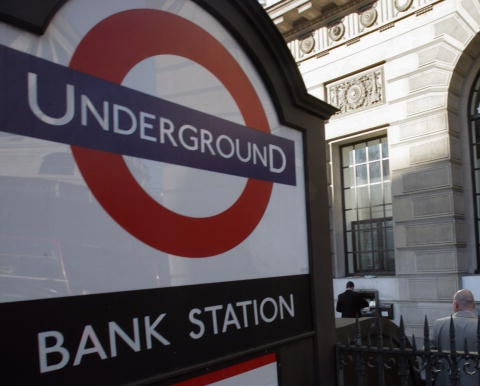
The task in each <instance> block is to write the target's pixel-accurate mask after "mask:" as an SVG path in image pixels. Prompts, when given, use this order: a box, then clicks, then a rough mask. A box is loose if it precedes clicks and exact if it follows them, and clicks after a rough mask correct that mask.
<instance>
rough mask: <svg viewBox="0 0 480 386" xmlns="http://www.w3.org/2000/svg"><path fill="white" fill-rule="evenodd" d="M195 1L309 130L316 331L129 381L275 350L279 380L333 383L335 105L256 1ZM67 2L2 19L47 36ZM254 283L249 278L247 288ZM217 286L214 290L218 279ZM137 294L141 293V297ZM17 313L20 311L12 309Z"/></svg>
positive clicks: (282, 115) (182, 373) (294, 122)
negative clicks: (310, 84)
mask: <svg viewBox="0 0 480 386" xmlns="http://www.w3.org/2000/svg"><path fill="white" fill-rule="evenodd" d="M193 1H195V2H196V3H197V4H198V5H199V6H201V7H202V8H204V9H205V10H207V11H208V12H209V13H210V14H211V15H212V16H213V17H215V18H216V19H217V20H218V21H219V22H220V23H222V24H223V25H224V27H225V28H226V29H227V30H228V31H229V32H230V33H231V34H232V35H233V36H234V37H235V39H236V40H237V41H238V43H239V44H240V45H241V46H242V48H243V49H244V50H245V52H246V53H247V55H248V56H249V57H250V59H251V60H252V62H253V63H254V65H255V67H256V69H257V71H258V73H259V74H260V76H261V78H262V81H263V82H264V84H265V86H266V87H267V89H268V90H269V92H270V96H271V98H272V101H273V103H274V105H275V108H276V112H277V114H278V116H279V119H280V122H281V123H282V124H284V125H286V126H289V127H292V128H295V129H298V130H300V131H301V132H302V133H303V138H304V157H305V169H306V175H305V182H306V204H307V220H308V238H309V240H308V242H309V261H310V275H309V276H308V277H307V278H306V279H305V280H307V282H308V288H309V292H310V296H308V299H309V302H310V303H309V304H310V308H309V310H308V312H307V313H306V314H305V316H306V317H307V318H311V323H310V325H311V329H310V331H306V330H302V332H299V333H295V334H293V335H291V336H287V337H285V336H283V335H281V334H280V335H279V336H276V337H274V338H272V340H269V341H268V342H262V343H260V344H258V345H254V346H253V347H250V348H241V347H239V348H238V350H236V351H234V352H229V353H227V352H222V353H221V354H220V355H217V356H214V357H211V358H210V357H209V359H206V358H204V359H201V358H199V359H198V360H197V361H196V362H195V361H193V362H189V364H187V363H184V364H182V365H180V366H179V367H178V368H176V369H174V370H171V371H163V372H162V371H158V374H154V375H152V374H146V373H142V372H141V371H140V372H139V373H138V374H136V378H137V379H136V380H131V382H130V381H129V382H130V383H131V384H157V383H158V382H162V383H165V382H167V383H168V382H170V381H169V379H170V380H172V381H173V379H177V377H186V376H188V374H192V372H196V373H201V372H205V371H206V370H205V369H206V368H207V367H209V368H212V366H213V367H216V366H222V365H223V364H225V363H229V362H231V361H235V360H237V359H240V358H244V357H246V356H247V357H248V356H251V355H254V354H255V353H263V352H265V351H268V350H270V351H272V350H274V351H275V352H276V353H277V355H278V360H279V363H280V364H281V366H279V378H280V382H281V384H282V385H283V386H293V385H298V384H299V382H300V383H301V384H304V385H312V386H313V385H324V386H331V385H333V384H334V383H335V359H334V358H335V357H334V343H335V327H334V313H333V307H332V304H331V303H332V299H333V289H332V277H331V257H330V256H331V255H330V247H329V244H330V242H329V225H328V193H327V176H326V165H325V162H326V161H325V160H326V154H325V151H326V150H325V138H324V132H323V128H324V121H325V120H326V119H328V118H329V117H330V116H331V115H332V114H333V113H334V112H335V111H336V109H335V108H333V107H332V106H330V105H328V104H326V103H325V102H322V101H320V100H318V99H316V98H314V97H313V96H311V95H309V94H308V93H307V91H306V89H305V86H304V83H303V81H302V78H301V75H300V73H299V71H298V68H297V66H296V64H295V62H294V60H293V58H292V56H291V54H290V52H289V50H288V48H287V46H286V45H285V43H284V41H283V38H282V36H281V34H280V33H279V32H278V30H277V29H276V27H275V26H274V24H273V23H272V21H271V20H270V19H269V17H268V15H267V14H266V13H265V11H264V10H263V9H262V7H261V6H260V5H259V4H258V2H257V1H256V0H229V1H224V0H193ZM65 2H66V1H65V0H48V1H47V0H45V1H38V0H4V1H2V3H1V4H0V21H3V22H6V23H10V24H12V25H14V26H16V27H18V28H22V29H25V30H27V31H30V32H33V33H36V34H42V33H43V32H44V31H45V29H46V28H47V27H48V24H49V22H50V20H51V18H52V17H53V16H54V14H55V12H56V11H57V10H58V9H59V8H60V7H61V6H62V5H63V4H64V3H65ZM250 284H251V283H245V285H246V286H247V287H248V286H250ZM211 286H212V288H213V286H214V284H212V285H211ZM137 294H138V293H137V292H135V295H137ZM130 295H133V294H130ZM92 296H93V297H92ZM92 296H85V297H83V299H82V300H81V301H82V302H83V301H87V300H89V299H91V300H93V299H98V298H97V296H114V297H116V296H122V295H117V294H110V295H92ZM74 298H75V297H74ZM74 298H62V299H61V300H60V301H61V302H67V303H68V302H70V301H77V300H76V298H75V299H74ZM39 302H40V303H37V304H39V305H42V304H45V305H46V304H47V303H42V302H44V301H43V300H42V301H39ZM45 302H48V301H45ZM20 303H23V304H20ZM93 303H94V302H93ZM93 303H92V304H93ZM4 306H5V304H4V305H2V308H3V309H4ZM10 306H11V307H13V308H15V307H22V306H26V307H30V303H29V302H25V303H24V302H19V303H18V304H15V303H12V304H11V305H8V307H10ZM27 309H28V308H27ZM11 312H15V310H13V309H12V310H11ZM38 313H39V314H40V315H38V314H31V315H30V321H31V323H33V324H38V323H39V321H40V320H42V319H43V318H44V312H42V308H41V307H40V308H38ZM3 323H5V322H4V321H2V326H3ZM10 329H13V330H14V331H12V330H9V331H7V330H6V329H3V331H4V332H6V333H9V334H15V333H18V332H17V331H15V330H16V327H15V326H13V325H11V326H10ZM307 330H308V329H307ZM299 361H300V363H299ZM194 362H195V363H194ZM90 383H91V382H90ZM122 383H124V382H123V381H122ZM11 384H14V383H11Z"/></svg>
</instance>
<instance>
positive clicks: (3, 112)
mask: <svg viewBox="0 0 480 386" xmlns="http://www.w3.org/2000/svg"><path fill="white" fill-rule="evenodd" d="M0 80H1V82H0V83H1V87H0V130H2V131H6V132H10V133H14V134H20V135H25V136H29V137H35V138H40V139H45V140H50V141H55V142H60V143H65V144H69V145H76V146H82V147H86V148H91V149H97V150H103V151H108V152H112V153H117V154H122V155H129V156H134V157H139V158H145V159H150V160H154V161H161V162H166V163H172V164H176V165H183V166H189V167H193V168H197V169H203V170H209V171H214V172H219V173H225V174H230V175H235V176H241V177H247V178H255V179H259V180H266V181H271V182H278V183H282V184H287V185H296V179H295V149H294V142H293V141H291V140H289V139H286V138H283V137H279V136H276V135H272V134H268V133H265V132H262V131H259V130H255V129H252V128H249V127H246V126H243V125H240V124H236V123H234V122H230V121H228V120H225V119H221V118H218V117H215V116H213V115H210V114H205V113H202V112H200V111H197V110H194V109H190V108H188V107H185V106H182V105H179V104H176V103H172V102H169V101H166V100H164V99H161V98H157V97H153V96H150V95H147V94H144V93H142V92H139V91H136V90H133V89H130V88H127V87H124V86H121V85H118V84H115V83H111V82H108V81H105V80H102V79H99V78H96V77H94V76H91V75H88V74H84V73H81V72H79V71H76V70H73V69H71V68H69V67H65V66H61V65H58V64H55V63H52V62H49V61H47V60H44V59H39V58H37V57H35V56H32V55H29V54H25V53H22V52H19V51H16V50H13V49H11V48H8V47H5V46H2V45H0Z"/></svg>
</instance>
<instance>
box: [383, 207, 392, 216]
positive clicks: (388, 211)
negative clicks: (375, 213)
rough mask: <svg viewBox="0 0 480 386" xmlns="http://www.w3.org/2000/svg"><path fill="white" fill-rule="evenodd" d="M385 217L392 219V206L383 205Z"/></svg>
mask: <svg viewBox="0 0 480 386" xmlns="http://www.w3.org/2000/svg"><path fill="white" fill-rule="evenodd" d="M384 208H385V217H392V215H393V214H392V205H385V206H384Z"/></svg>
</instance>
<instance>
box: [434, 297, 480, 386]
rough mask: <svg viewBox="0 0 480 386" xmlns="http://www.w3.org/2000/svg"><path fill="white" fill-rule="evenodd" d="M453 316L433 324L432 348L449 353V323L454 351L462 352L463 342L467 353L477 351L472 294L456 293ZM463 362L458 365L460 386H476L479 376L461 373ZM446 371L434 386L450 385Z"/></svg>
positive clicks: (476, 317) (476, 316)
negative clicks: (453, 332)
mask: <svg viewBox="0 0 480 386" xmlns="http://www.w3.org/2000/svg"><path fill="white" fill-rule="evenodd" d="M452 308H453V314H452V315H450V316H446V317H444V318H440V319H437V320H436V321H435V322H434V324H433V331H432V342H431V343H432V348H437V349H438V348H439V347H441V348H442V350H443V351H450V350H451V347H450V321H451V320H452V321H453V326H454V328H455V330H454V331H455V350H456V351H463V350H464V349H465V341H466V342H467V344H468V351H470V352H472V351H475V352H476V351H477V325H478V314H477V312H476V311H475V299H474V297H473V294H472V292H470V291H469V290H467V289H461V290H460V291H457V292H456V293H455V295H454V296H453V303H452ZM463 365H464V361H460V363H459V364H458V366H457V367H458V368H459V376H460V386H474V385H475V386H478V385H479V384H480V383H479V380H480V379H479V375H478V373H476V374H475V375H468V374H466V373H465V372H464V371H463ZM451 384H452V383H451V382H450V379H449V374H448V371H442V372H441V373H440V374H439V375H438V376H437V378H436V380H435V385H436V386H448V385H451Z"/></svg>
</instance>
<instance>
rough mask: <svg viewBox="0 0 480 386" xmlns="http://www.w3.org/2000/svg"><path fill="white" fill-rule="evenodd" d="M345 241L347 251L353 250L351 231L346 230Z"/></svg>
mask: <svg viewBox="0 0 480 386" xmlns="http://www.w3.org/2000/svg"><path fill="white" fill-rule="evenodd" d="M346 242H347V252H352V251H353V245H352V233H351V232H347V234H346Z"/></svg>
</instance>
